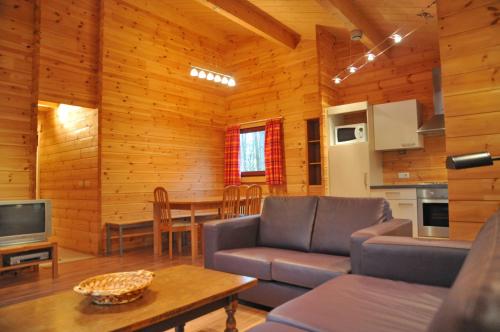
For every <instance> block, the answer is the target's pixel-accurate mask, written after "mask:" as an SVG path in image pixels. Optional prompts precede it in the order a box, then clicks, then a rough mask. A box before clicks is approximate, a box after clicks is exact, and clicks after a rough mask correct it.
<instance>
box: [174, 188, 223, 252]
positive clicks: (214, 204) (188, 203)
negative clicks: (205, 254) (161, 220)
mask: <svg viewBox="0 0 500 332" xmlns="http://www.w3.org/2000/svg"><path fill="white" fill-rule="evenodd" d="M222 201H223V199H222V197H209V198H207V197H197V198H186V199H174V200H171V201H170V202H169V205H170V209H171V210H181V211H190V221H191V258H192V259H193V260H194V259H195V258H196V257H198V232H197V229H196V228H197V224H196V211H200V210H212V209H217V210H219V211H220V210H221V209H222ZM219 214H220V213H219Z"/></svg>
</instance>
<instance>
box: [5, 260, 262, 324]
mask: <svg viewBox="0 0 500 332" xmlns="http://www.w3.org/2000/svg"><path fill="white" fill-rule="evenodd" d="M256 284H257V280H256V279H254V278H250V277H243V276H237V275H234V274H229V273H224V272H218V271H213V270H205V269H203V268H201V267H196V266H191V265H179V266H175V267H171V268H167V269H162V270H158V271H155V278H154V280H153V283H152V284H151V286H150V287H149V288H148V289H147V290H146V291H145V293H144V296H143V297H142V298H140V299H139V300H137V301H135V302H132V303H127V304H119V305H111V306H100V305H96V304H93V303H92V302H91V301H90V298H88V297H83V296H82V295H79V294H77V293H75V292H73V291H72V290H71V291H65V292H61V293H56V294H54V295H50V296H46V297H42V298H39V299H36V300H31V301H26V302H22V303H18V304H14V305H10V306H6V307H3V308H0V317H1V319H0V331H28V330H29V331H136V330H141V331H165V330H167V329H169V328H173V327H175V329H176V331H183V330H184V325H185V324H186V323H187V322H189V321H190V320H193V319H195V318H197V317H200V316H202V315H205V314H207V313H209V312H212V311H214V310H217V309H219V308H225V310H226V313H227V320H226V330H225V331H226V332H236V331H238V330H237V328H236V320H235V318H234V314H235V312H236V307H237V304H238V293H240V292H241V291H244V290H246V289H249V288H251V287H253V286H255V285H256Z"/></svg>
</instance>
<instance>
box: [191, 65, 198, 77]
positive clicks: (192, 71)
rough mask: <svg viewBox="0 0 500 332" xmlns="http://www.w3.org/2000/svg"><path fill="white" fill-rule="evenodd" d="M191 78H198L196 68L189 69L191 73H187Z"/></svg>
mask: <svg viewBox="0 0 500 332" xmlns="http://www.w3.org/2000/svg"><path fill="white" fill-rule="evenodd" d="M189 74H190V75H191V76H198V70H197V69H196V68H194V67H193V69H191V72H190V73H189Z"/></svg>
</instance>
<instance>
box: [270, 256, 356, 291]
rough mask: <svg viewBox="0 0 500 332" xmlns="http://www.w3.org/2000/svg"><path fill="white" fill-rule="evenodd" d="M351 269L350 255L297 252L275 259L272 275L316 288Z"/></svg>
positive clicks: (287, 281)
mask: <svg viewBox="0 0 500 332" xmlns="http://www.w3.org/2000/svg"><path fill="white" fill-rule="evenodd" d="M350 270H351V260H350V259H349V257H345V256H333V255H325V254H316V253H303V252H297V254H295V255H290V256H289V257H280V258H276V259H274V261H273V263H272V266H271V271H272V272H271V275H272V278H273V280H276V281H280V282H286V283H288V284H292V285H297V286H302V287H307V288H314V287H317V286H319V285H321V284H322V283H324V282H325V281H328V280H330V279H332V278H335V277H337V276H339V275H342V274H346V273H349V271H350Z"/></svg>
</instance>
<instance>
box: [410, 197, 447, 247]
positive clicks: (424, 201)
mask: <svg viewBox="0 0 500 332" xmlns="http://www.w3.org/2000/svg"><path fill="white" fill-rule="evenodd" d="M417 218H418V224H417V225H418V236H422V237H444V238H447V237H448V236H449V215H448V189H446V188H417Z"/></svg>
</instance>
